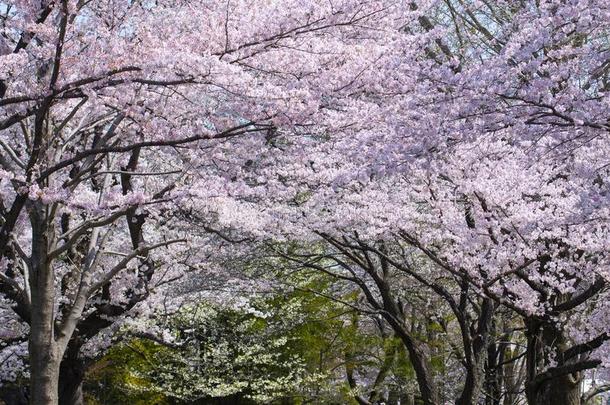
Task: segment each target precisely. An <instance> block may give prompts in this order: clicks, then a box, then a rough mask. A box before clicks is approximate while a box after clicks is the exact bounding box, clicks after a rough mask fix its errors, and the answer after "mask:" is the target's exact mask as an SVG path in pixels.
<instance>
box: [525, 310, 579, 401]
mask: <svg viewBox="0 0 610 405" xmlns="http://www.w3.org/2000/svg"><path fill="white" fill-rule="evenodd" d="M526 325H527V327H528V330H527V338H528V343H527V385H526V397H527V403H528V404H529V405H556V404H562V405H580V394H581V392H580V391H581V390H580V382H581V379H582V376H581V373H575V374H567V375H559V376H557V377H552V378H548V379H545V380H543V381H537V379H538V378H539V373H540V372H541V371H542V370H544V369H546V368H547V367H548V365H549V363H550V361H549V360H548V357H549V356H550V354H554V355H555V356H556V357H557V358H561V357H562V355H563V352H564V351H565V346H566V338H565V336H564V335H563V332H562V331H561V330H559V329H558V328H557V327H556V326H555V325H552V324H544V323H541V322H536V321H530V322H528V323H527V324H526Z"/></svg>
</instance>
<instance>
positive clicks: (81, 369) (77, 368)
mask: <svg viewBox="0 0 610 405" xmlns="http://www.w3.org/2000/svg"><path fill="white" fill-rule="evenodd" d="M84 377H85V365H84V363H83V362H82V361H81V360H79V359H70V358H65V359H64V360H63V361H62V362H61V366H60V368H59V405H83V404H84V403H85V402H84V399H83V379H84Z"/></svg>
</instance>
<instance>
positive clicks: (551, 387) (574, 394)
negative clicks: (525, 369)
mask: <svg viewBox="0 0 610 405" xmlns="http://www.w3.org/2000/svg"><path fill="white" fill-rule="evenodd" d="M580 394H581V392H580V378H574V377H573V376H572V375H571V374H568V375H564V376H561V377H557V378H553V379H551V380H548V381H546V382H544V383H542V384H541V385H540V387H538V389H537V390H536V391H535V393H534V397H533V398H532V399H533V402H531V401H530V405H557V404H562V405H580Z"/></svg>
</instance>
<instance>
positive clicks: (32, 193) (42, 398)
mask: <svg viewBox="0 0 610 405" xmlns="http://www.w3.org/2000/svg"><path fill="white" fill-rule="evenodd" d="M392 6H393V5H392V2H384V1H371V2H366V3H363V2H359V1H344V2H340V3H337V4H333V3H328V4H320V3H318V2H316V1H311V2H307V1H306V2H303V1H295V2H282V3H281V4H279V3H278V4H276V3H273V2H271V3H270V2H261V1H228V2H226V3H225V4H222V5H220V4H219V3H218V2H207V1H201V2H181V1H161V2H148V1H102V2H86V1H80V0H78V1H72V0H62V1H18V2H8V3H6V2H3V3H1V4H0V11H1V12H2V35H1V36H0V49H1V53H2V59H1V62H0V63H1V65H2V69H1V71H2V73H1V77H0V83H1V86H0V93H1V94H0V97H1V99H0V106H1V107H2V110H1V112H0V131H1V133H0V146H1V147H2V155H0V166H1V171H0V196H1V204H0V214H1V219H0V225H1V229H0V258H1V262H0V263H1V266H2V267H1V273H0V274H1V276H0V277H1V280H0V281H1V284H0V289H1V291H2V293H3V295H4V296H5V297H6V298H7V299H8V300H10V301H11V302H12V303H11V308H12V310H14V312H15V313H16V315H17V316H18V317H19V318H20V319H21V321H22V322H24V323H25V324H27V325H28V327H29V333H28V348H29V350H28V356H29V371H30V401H31V403H33V404H43V403H44V404H54V403H57V402H58V395H59V393H60V392H61V396H62V398H61V402H62V403H75V402H76V403H77V402H78V401H80V400H81V399H80V397H81V393H80V391H79V385H78V384H76V385H75V386H72V387H69V386H64V385H62V386H61V387H60V386H59V385H58V384H59V380H60V374H61V375H62V378H61V379H62V381H65V382H66V383H69V382H73V381H75V382H77V383H78V381H79V380H80V378H81V377H82V369H81V367H80V366H79V365H78V364H72V363H71V362H72V361H74V362H76V363H78V356H79V351H80V349H81V348H82V347H83V344H85V343H86V342H88V341H90V340H91V339H93V338H95V337H96V336H98V335H99V333H100V332H101V331H102V330H103V329H105V328H108V327H109V326H111V325H112V324H113V323H114V322H116V321H117V320H118V319H120V318H121V317H124V316H128V315H129V314H130V313H131V312H130V311H133V310H135V309H136V307H137V306H138V304H140V303H142V302H143V301H146V300H148V299H151V297H153V296H155V289H158V288H160V287H161V286H162V285H164V284H166V283H168V282H169V281H172V280H174V279H175V278H177V277H180V274H179V273H180V269H181V264H184V263H185V261H186V259H185V253H184V252H185V249H186V250H188V248H189V244H188V243H187V242H189V237H188V236H189V235H188V234H187V230H186V228H184V229H182V228H180V227H178V226H176V223H175V222H174V221H173V220H172V210H174V209H175V207H176V205H177V204H178V205H179V204H183V205H186V204H193V205H195V206H197V208H198V209H204V210H207V211H208V212H214V211H215V210H218V209H219V203H218V201H219V198H225V199H227V200H229V199H231V198H232V197H233V194H232V192H235V191H236V190H235V188H232V187H225V182H226V181H227V180H228V179H231V178H232V177H233V176H234V174H231V173H230V172H231V171H233V172H237V176H239V171H240V170H241V169H240V167H242V166H241V165H240V166H237V167H231V166H230V164H231V163H233V164H234V163H236V162H245V159H244V157H245V156H254V155H256V154H257V153H258V151H259V150H261V148H262V149H264V148H265V147H266V145H267V144H268V143H269V142H271V140H272V138H273V137H274V133H275V132H276V131H278V128H283V127H287V128H291V127H294V126H298V125H300V124H307V123H308V122H309V121H310V119H311V116H312V115H314V114H316V113H317V112H318V111H317V110H318V107H319V105H320V103H321V102H323V100H324V97H325V94H326V93H328V92H331V91H332V90H333V89H334V88H335V87H337V86H340V85H341V80H342V78H343V72H344V69H346V68H349V67H350V66H353V67H357V66H358V64H359V63H362V61H361V60H360V56H361V55H363V53H364V49H365V47H364V44H365V43H366V42H367V41H371V43H373V41H375V39H376V37H377V36H379V35H377V34H375V30H374V29H373V28H374V27H375V26H384V25H390V24H393V23H394V20H393V18H394V17H393V16H394V13H395V9H394V8H393V7H392ZM256 134H259V135H260V136H259V137H258V138H256ZM263 135H264V136H263ZM226 152H228V155H225V153H226ZM219 162H220V163H219ZM227 165H229V166H228V167H229V168H230V169H231V170H225V169H226V166H227ZM215 166H216V167H218V169H211V170H210V176H209V178H208V182H207V183H206V182H198V183H197V184H195V185H193V184H192V182H191V181H190V177H189V170H192V169H193V168H196V169H197V170H202V169H204V168H205V167H215ZM198 174H199V176H200V178H205V176H204V173H201V172H200V173H198ZM238 179H239V177H238ZM190 187H200V189H199V190H198V191H199V192H189V191H188V189H189V188H190ZM185 190H186V191H185ZM194 191H197V190H194ZM224 213H225V216H226V215H227V214H229V215H230V213H227V212H226V211H225V212H224ZM222 214H223V213H222V212H221V213H220V215H219V216H220V217H221V218H222Z"/></svg>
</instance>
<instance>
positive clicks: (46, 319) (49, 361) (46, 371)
mask: <svg viewBox="0 0 610 405" xmlns="http://www.w3.org/2000/svg"><path fill="white" fill-rule="evenodd" d="M32 205H33V207H31V209H30V221H31V224H32V256H31V262H32V271H31V272H30V286H31V300H32V301H31V302H32V306H31V323H30V338H29V342H28V343H29V345H28V348H29V355H30V404H32V405H57V402H58V390H57V388H58V380H59V364H60V362H61V358H62V354H63V353H60V350H59V347H58V345H57V343H56V341H55V334H54V320H55V317H54V310H55V305H54V301H55V277H54V274H53V267H52V266H51V265H50V263H49V258H48V256H47V252H48V247H49V239H48V235H49V229H48V227H47V223H46V219H45V215H44V207H42V206H41V204H39V203H38V202H36V203H33V204H32Z"/></svg>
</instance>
